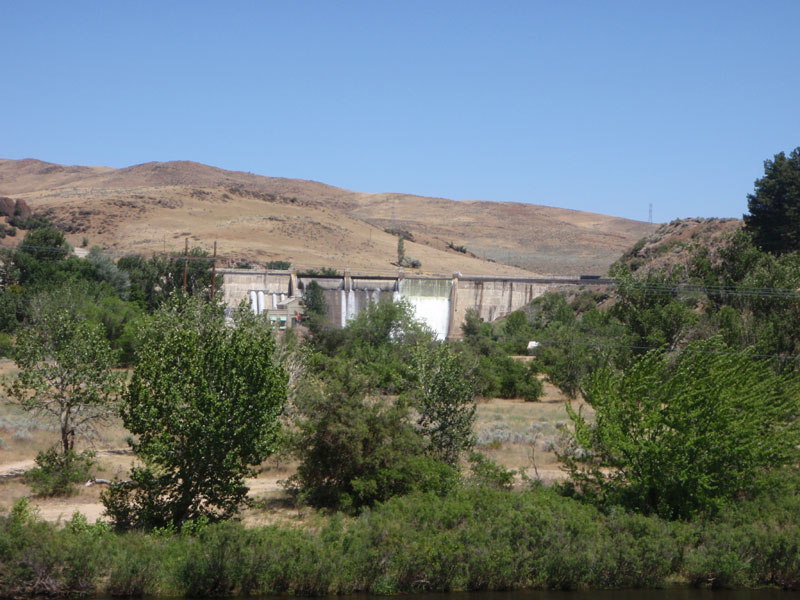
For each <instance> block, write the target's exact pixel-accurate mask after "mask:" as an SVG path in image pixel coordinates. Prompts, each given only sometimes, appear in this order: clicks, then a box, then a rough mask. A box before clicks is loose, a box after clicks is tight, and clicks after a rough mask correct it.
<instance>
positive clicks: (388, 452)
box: [288, 362, 458, 511]
mask: <svg viewBox="0 0 800 600" xmlns="http://www.w3.org/2000/svg"><path fill="white" fill-rule="evenodd" d="M332 368H333V369H335V372H332V371H331V370H329V371H328V372H327V373H326V377H327V378H326V380H325V381H320V380H317V379H313V378H309V379H306V380H305V381H303V382H302V383H301V385H300V386H299V389H297V390H296V391H295V399H294V406H293V413H294V424H295V429H294V432H293V434H292V436H291V447H292V450H293V453H294V455H295V456H296V457H297V458H298V459H299V460H300V464H299V466H298V468H297V473H296V474H295V475H293V476H292V477H291V478H290V480H289V484H288V487H289V489H290V490H291V491H293V492H295V493H296V494H297V495H298V497H299V498H300V500H301V501H303V502H306V503H308V504H311V505H312V506H317V507H329V508H335V509H338V510H344V511H357V510H359V509H360V508H362V507H364V506H371V505H373V504H375V503H376V502H382V501H385V500H388V499H389V498H391V497H393V496H398V495H404V494H407V493H409V492H411V491H412V490H423V491H435V492H439V493H444V492H446V491H447V490H448V489H450V488H452V486H453V485H454V484H455V482H456V481H457V477H458V474H457V472H456V471H455V470H454V469H452V468H450V467H448V466H447V465H445V464H443V463H441V462H439V461H437V460H435V459H433V458H431V457H429V456H425V449H426V447H425V440H424V439H423V438H422V436H421V435H420V433H419V432H418V431H417V430H416V428H415V427H413V426H412V423H411V418H410V415H409V407H408V405H407V404H406V403H405V402H404V400H403V399H402V398H400V399H396V400H393V399H391V398H388V397H385V396H378V397H370V396H368V395H367V390H368V388H369V385H370V384H369V381H368V379H366V378H365V377H364V376H363V375H362V374H360V373H359V372H358V371H357V370H356V369H354V368H353V365H352V364H349V363H347V362H336V363H335V366H333V367H332Z"/></svg>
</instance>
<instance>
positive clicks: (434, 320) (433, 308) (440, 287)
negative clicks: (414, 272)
mask: <svg viewBox="0 0 800 600" xmlns="http://www.w3.org/2000/svg"><path fill="white" fill-rule="evenodd" d="M452 292H453V281H452V280H451V279H427V278H425V279H423V278H417V277H414V278H408V279H402V280H400V281H399V282H398V291H397V295H396V297H395V299H398V300H399V299H403V300H405V301H406V302H408V303H409V304H410V305H411V308H412V310H413V311H414V317H415V318H416V319H417V320H418V321H421V322H422V323H424V324H425V325H427V326H428V327H429V328H430V329H432V330H433V331H434V332H435V333H436V339H439V340H444V339H445V338H447V336H448V335H449V333H450V298H451V296H452Z"/></svg>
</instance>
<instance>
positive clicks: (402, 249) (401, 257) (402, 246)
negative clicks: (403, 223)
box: [397, 235, 406, 267]
mask: <svg viewBox="0 0 800 600" xmlns="http://www.w3.org/2000/svg"><path fill="white" fill-rule="evenodd" d="M397 264H398V265H400V266H401V267H402V266H405V264H406V243H405V239H404V238H403V236H402V235H399V236H397Z"/></svg>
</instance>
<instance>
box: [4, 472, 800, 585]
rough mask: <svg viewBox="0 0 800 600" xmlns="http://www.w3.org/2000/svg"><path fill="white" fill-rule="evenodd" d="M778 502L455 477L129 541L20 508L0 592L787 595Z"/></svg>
mask: <svg viewBox="0 0 800 600" xmlns="http://www.w3.org/2000/svg"><path fill="white" fill-rule="evenodd" d="M796 483H797V482H796V481H795V482H794V484H795V485H796ZM783 491H785V488H781V489H776V490H774V493H773V495H765V496H764V497H763V498H761V499H760V500H758V501H750V502H745V503H741V504H739V505H737V506H736V507H731V508H730V509H728V510H726V511H725V512H723V513H720V514H719V515H717V516H716V517H714V518H713V519H698V520H694V521H688V522H686V521H667V520H663V519H660V518H658V517H655V516H650V517H647V516H643V515H640V514H636V513H631V512H627V511H624V510H615V511H610V512H603V511H600V510H598V509H597V508H595V507H593V506H592V505H590V504H586V503H584V502H580V501H577V500H573V499H569V498H564V497H563V496H560V495H559V494H558V493H557V492H556V491H554V490H551V489H546V488H542V487H540V486H535V485H534V486H533V487H532V488H529V489H526V490H524V491H509V490H504V489H494V488H493V487H491V486H487V485H480V484H471V483H469V482H465V483H463V484H462V485H460V486H459V487H458V488H457V489H454V490H452V491H451V492H450V493H449V494H447V495H445V496H440V495H437V494H436V493H433V492H428V493H424V492H414V493H412V494H410V495H406V496H401V497H396V498H393V499H391V500H389V501H388V502H386V503H382V504H379V505H376V506H375V507H373V508H371V509H367V510H364V511H363V512H362V513H361V514H360V515H359V516H358V517H356V518H347V517H343V516H339V515H335V514H334V515H331V516H328V517H320V519H319V521H318V522H317V523H316V524H315V526H314V527H308V528H296V527H279V526H274V527H256V528H246V527H243V526H242V525H241V524H240V523H236V522H232V521H226V522H221V523H217V524H207V523H205V522H203V521H196V522H193V523H191V524H187V525H186V526H184V527H183V528H182V529H181V530H170V529H167V530H156V531H151V532H144V531H142V532H130V533H126V534H116V533H113V532H112V531H111V529H110V528H109V526H108V525H107V524H105V523H102V522H101V523H98V524H95V525H90V524H88V523H86V521H85V519H83V518H81V517H80V515H77V516H75V517H73V519H72V520H70V521H68V522H67V523H65V524H64V525H63V526H58V525H55V524H52V523H46V522H44V521H41V520H38V519H37V518H36V517H35V515H34V514H31V512H30V511H29V509H27V508H26V506H25V504H24V503H21V504H19V505H17V506H16V507H15V509H14V510H13V511H12V513H11V515H10V516H8V517H4V518H2V519H0V582H2V585H3V595H5V596H23V595H39V594H41V595H67V594H70V595H74V594H110V595H114V596H141V595H165V596H188V597H199V596H225V595H262V594H277V593H290V594H296V595H314V596H318V595H326V594H344V593H355V592H368V593H373V594H388V593H399V592H420V591H453V590H509V589H521V588H536V589H581V588H608V587H622V588H631V587H662V586H669V585H679V584H681V583H684V584H687V583H691V584H694V585H702V586H709V587H755V586H777V587H783V588H796V587H797V586H798V584H800V549H798V539H800V525H798V522H797V518H796V516H797V514H798V510H800V506H799V505H798V499H797V497H796V496H792V495H787V496H784V495H783Z"/></svg>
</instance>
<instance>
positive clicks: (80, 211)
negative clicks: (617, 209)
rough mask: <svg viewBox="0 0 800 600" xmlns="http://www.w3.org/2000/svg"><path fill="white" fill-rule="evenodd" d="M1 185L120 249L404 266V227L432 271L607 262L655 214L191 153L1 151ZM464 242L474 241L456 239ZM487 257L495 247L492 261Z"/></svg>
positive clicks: (544, 269)
mask: <svg viewBox="0 0 800 600" xmlns="http://www.w3.org/2000/svg"><path fill="white" fill-rule="evenodd" d="M0 196H10V197H12V198H15V199H16V198H22V199H24V200H25V201H26V202H27V203H28V204H29V205H30V206H31V207H32V208H33V209H34V211H37V212H42V211H50V214H51V217H52V218H53V219H54V220H56V221H57V222H58V223H59V224H60V226H61V227H62V228H63V229H64V230H65V231H67V234H68V239H69V240H70V242H71V243H73V244H74V245H76V246H79V245H80V244H81V243H82V241H83V239H84V238H87V239H88V241H89V244H90V245H100V246H102V247H104V248H106V249H108V251H110V253H112V254H115V255H121V254H125V253H130V252H140V253H141V252H144V253H147V252H152V251H163V250H167V251H180V250H182V249H183V245H184V238H186V237H188V238H189V240H190V245H192V246H201V247H203V248H205V249H208V250H210V249H211V247H212V244H213V242H214V240H217V242H218V249H219V253H220V255H221V256H223V257H225V258H226V259H229V261H230V263H234V262H236V261H242V260H247V261H250V262H253V263H255V264H264V263H266V262H267V261H270V260H289V261H291V262H292V263H293V264H294V265H296V266H300V267H314V268H320V267H325V266H327V267H333V268H336V269H339V270H341V269H343V268H345V267H350V268H351V269H352V270H353V271H371V272H382V271H387V272H389V271H391V272H393V271H394V270H396V268H397V267H395V266H394V265H393V262H394V261H395V260H396V257H397V254H396V249H397V238H396V237H395V236H393V235H390V234H388V233H386V232H385V229H396V230H403V231H407V232H408V233H409V234H410V235H411V236H412V238H413V241H407V242H406V245H405V246H406V248H405V250H406V255H407V256H409V257H411V258H416V259H419V260H420V261H421V262H422V269H421V270H420V272H422V273H427V274H431V273H439V274H444V275H450V274H452V273H453V272H454V271H461V272H462V273H465V274H491V275H530V274H531V273H537V274H559V275H578V274H581V273H598V274H599V273H604V272H605V271H606V269H607V268H608V266H609V265H610V264H611V263H612V262H613V261H614V260H616V259H617V258H618V257H619V256H620V255H621V254H622V253H623V252H624V251H625V250H626V249H628V248H630V247H631V246H632V245H633V244H634V243H635V242H636V241H637V240H639V239H640V238H642V237H644V236H645V235H648V234H650V233H652V232H653V231H654V230H655V228H656V226H654V225H652V224H648V223H644V222H639V221H631V220H627V219H620V218H616V217H609V216H604V215H599V214H593V213H586V212H580V211H571V210H564V209H559V208H552V207H546V206H538V205H533V204H516V203H495V202H463V201H462V202H456V201H452V200H446V199H442V198H425V197H420V196H411V195H404V194H362V193H358V192H352V191H349V190H345V189H341V188H336V187H333V186H329V185H325V184H323V183H318V182H314V181H305V180H297V179H284V178H278V177H264V176H260V175H254V174H252V173H242V172H234V171H225V170H223V169H218V168H215V167H210V166H207V165H202V164H198V163H192V162H183V161H181V162H168V163H145V164H142V165H135V166H132V167H128V168H124V169H112V168H108V167H83V166H62V165H56V164H52V163H46V162H42V161H38V160H33V159H25V160H2V159H0ZM450 243H452V245H453V246H464V247H466V249H467V250H468V252H467V253H462V252H458V251H456V250H454V249H452V248H449V247H448V245H449V244H450ZM485 259H491V261H493V262H489V261H487V260H485Z"/></svg>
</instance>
